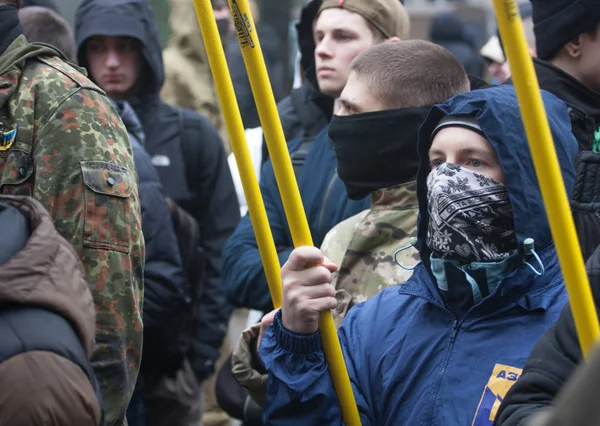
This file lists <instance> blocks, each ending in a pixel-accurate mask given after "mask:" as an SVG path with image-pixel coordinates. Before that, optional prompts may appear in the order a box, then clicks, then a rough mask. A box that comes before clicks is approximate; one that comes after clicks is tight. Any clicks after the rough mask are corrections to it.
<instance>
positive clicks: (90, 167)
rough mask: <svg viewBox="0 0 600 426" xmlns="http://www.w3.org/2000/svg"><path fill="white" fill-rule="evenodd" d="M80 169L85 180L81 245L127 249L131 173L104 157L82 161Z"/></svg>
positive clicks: (129, 231) (122, 250) (129, 224)
mask: <svg viewBox="0 0 600 426" xmlns="http://www.w3.org/2000/svg"><path fill="white" fill-rule="evenodd" d="M81 171H82V173H83V181H84V183H85V212H84V214H85V221H84V228H83V244H84V246H86V247H91V248H96V249H104V250H116V251H121V252H125V253H129V251H130V248H131V223H132V220H131V219H132V218H131V215H132V212H131V193H132V192H133V189H134V187H135V184H136V183H135V181H134V177H133V174H132V173H131V172H130V171H129V170H127V168H125V167H121V166H118V165H116V164H113V163H109V162H106V161H82V162H81Z"/></svg>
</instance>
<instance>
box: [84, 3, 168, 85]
mask: <svg viewBox="0 0 600 426" xmlns="http://www.w3.org/2000/svg"><path fill="white" fill-rule="evenodd" d="M93 36H126V37H133V38H135V39H137V40H139V41H140V43H141V44H142V55H143V57H144V59H145V60H146V62H147V63H148V67H147V68H146V69H148V70H149V71H147V74H146V75H144V82H143V85H142V87H141V88H140V89H139V92H138V93H137V94H136V95H138V96H144V95H157V96H158V93H159V92H160V89H161V87H162V85H163V82H164V78H165V76H164V67H163V60H162V48H161V46H160V39H159V36H158V29H157V27H156V24H155V22H154V15H153V13H152V8H151V6H150V4H149V3H148V1H147V0H84V1H83V3H82V4H81V5H80V6H79V8H78V9H77V14H76V16H75V40H76V42H77V59H78V61H79V64H80V65H81V66H83V67H87V57H86V54H85V43H86V41H87V40H88V39H89V38H90V37H93Z"/></svg>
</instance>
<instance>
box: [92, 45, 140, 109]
mask: <svg viewBox="0 0 600 426" xmlns="http://www.w3.org/2000/svg"><path fill="white" fill-rule="evenodd" d="M141 46H142V45H141V43H140V41H139V40H137V39H135V38H132V37H121V36H94V37H91V38H90V39H89V40H88V41H87V42H86V46H85V48H86V54H87V61H88V71H89V72H90V76H91V77H92V80H94V82H95V83H96V84H98V86H100V87H101V88H102V89H103V90H104V91H105V92H106V93H107V94H108V96H109V97H111V98H113V99H117V100H121V99H126V98H127V97H128V96H129V95H131V91H132V89H133V88H134V87H135V85H136V84H137V83H138V81H139V79H140V78H141V70H142V64H143V63H144V61H143V59H142V52H141Z"/></svg>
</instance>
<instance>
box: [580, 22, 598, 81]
mask: <svg viewBox="0 0 600 426" xmlns="http://www.w3.org/2000/svg"><path fill="white" fill-rule="evenodd" d="M579 48H580V57H579V60H578V61H577V64H576V67H577V68H578V70H577V71H578V74H579V80H580V81H581V82H582V83H583V84H585V85H586V86H588V87H589V88H591V89H592V90H595V91H597V92H598V91H600V25H598V27H597V28H596V31H595V33H594V32H593V31H592V32H590V33H584V34H581V35H580V36H579Z"/></svg>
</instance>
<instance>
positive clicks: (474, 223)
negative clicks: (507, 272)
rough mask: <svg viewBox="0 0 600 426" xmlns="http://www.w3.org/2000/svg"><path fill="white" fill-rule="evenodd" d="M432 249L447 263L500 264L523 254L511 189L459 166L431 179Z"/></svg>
mask: <svg viewBox="0 0 600 426" xmlns="http://www.w3.org/2000/svg"><path fill="white" fill-rule="evenodd" d="M427 200H428V210H429V230H428V233H427V246H428V247H429V248H430V249H431V250H432V252H433V253H434V255H436V256H437V257H440V258H442V259H451V260H458V261H460V262H464V263H471V262H499V261H502V260H504V259H506V258H507V257H509V256H512V255H514V254H516V253H517V240H516V237H515V230H514V221H513V215H512V209H511V205H510V200H509V198H508V192H507V191H506V187H505V186H504V185H503V184H502V183H500V182H498V181H496V180H494V179H492V178H489V177H487V176H484V175H482V174H479V173H475V172H473V171H471V170H469V169H466V168H464V167H461V166H459V165H456V164H449V163H444V164H441V165H440V166H438V167H437V168H435V169H434V170H432V171H431V173H430V174H429V176H428V178H427Z"/></svg>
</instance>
